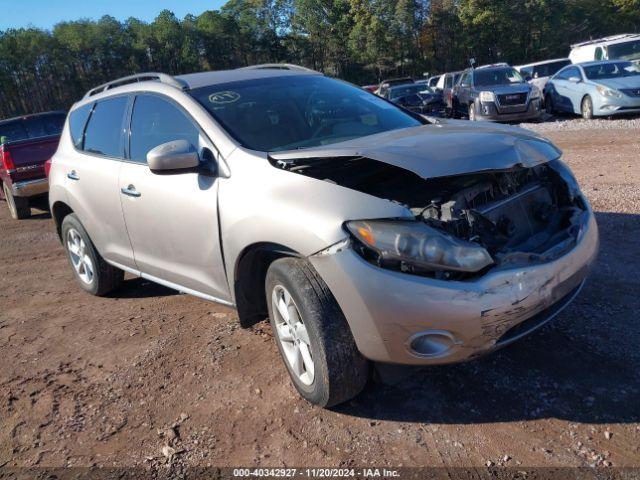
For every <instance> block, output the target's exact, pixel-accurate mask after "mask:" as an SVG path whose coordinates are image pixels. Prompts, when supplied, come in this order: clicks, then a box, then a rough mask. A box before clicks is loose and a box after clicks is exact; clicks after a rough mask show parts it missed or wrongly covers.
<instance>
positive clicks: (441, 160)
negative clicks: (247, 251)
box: [269, 120, 562, 179]
mask: <svg viewBox="0 0 640 480" xmlns="http://www.w3.org/2000/svg"><path fill="white" fill-rule="evenodd" d="M561 154H562V152H561V151H560V150H559V149H558V148H557V147H555V146H554V145H553V144H552V143H551V142H549V141H548V140H545V139H543V138H542V137H539V136H537V135H536V134H534V133H533V132H530V131H528V130H524V129H521V128H516V127H509V126H505V125H497V124H489V123H487V124H483V123H470V122H465V121H455V120H438V121H437V123H435V124H432V125H424V126H419V127H412V128H405V129H401V130H393V131H390V132H384V133H380V134H377V135H370V136H367V137H362V138H358V139H355V140H349V141H346V142H340V143H336V144H331V145H327V146H322V147H313V148H307V149H304V150H294V151H287V152H277V153H273V154H270V155H269V156H270V157H271V158H272V159H274V160H282V161H286V160H296V159H313V158H327V157H356V156H357V157H367V158H371V159H373V160H377V161H380V162H384V163H388V164H390V165H395V166H397V167H401V168H404V169H406V170H409V171H411V172H413V173H415V174H416V175H419V176H420V177H422V178H425V179H427V178H435V177H444V176H449V175H460V174H464V173H473V172H479V171H483V170H502V169H510V168H512V167H515V166H523V167H533V166H535V165H539V164H541V163H545V162H548V161H551V160H555V159H557V158H558V157H560V155H561Z"/></svg>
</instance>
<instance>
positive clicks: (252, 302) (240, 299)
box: [231, 242, 303, 328]
mask: <svg viewBox="0 0 640 480" xmlns="http://www.w3.org/2000/svg"><path fill="white" fill-rule="evenodd" d="M284 257H297V258H302V257H303V255H301V254H300V253H299V252H297V251H296V250H294V249H292V248H290V247H287V246H286V245H281V244H279V243H271V242H259V243H254V244H251V245H248V246H246V247H245V248H244V249H243V250H242V252H241V253H240V255H238V258H237V260H236V262H235V268H234V271H233V275H232V277H231V278H233V293H234V298H235V304H236V308H237V310H238V317H239V319H240V325H241V326H242V327H244V328H247V327H250V326H251V325H254V324H255V323H257V322H259V321H261V320H263V319H264V318H265V317H266V316H267V315H268V309H267V299H266V294H265V280H266V277H267V270H268V269H269V266H270V265H271V264H272V263H273V262H274V261H275V260H278V259H280V258H284Z"/></svg>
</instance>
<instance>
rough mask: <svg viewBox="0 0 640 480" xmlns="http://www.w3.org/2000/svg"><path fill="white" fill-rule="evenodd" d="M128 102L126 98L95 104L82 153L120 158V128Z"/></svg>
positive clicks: (111, 99)
mask: <svg viewBox="0 0 640 480" xmlns="http://www.w3.org/2000/svg"><path fill="white" fill-rule="evenodd" d="M128 100H129V99H128V97H116V98H109V99H107V100H102V101H100V102H98V103H97V104H96V106H95V108H94V109H93V113H92V114H91V118H90V119H89V124H88V125H87V130H86V133H85V138H84V148H83V150H84V151H86V152H89V153H97V154H99V155H106V156H108V157H116V158H121V157H122V146H123V144H122V131H123V129H122V127H123V118H124V114H125V111H126V109H127V102H128Z"/></svg>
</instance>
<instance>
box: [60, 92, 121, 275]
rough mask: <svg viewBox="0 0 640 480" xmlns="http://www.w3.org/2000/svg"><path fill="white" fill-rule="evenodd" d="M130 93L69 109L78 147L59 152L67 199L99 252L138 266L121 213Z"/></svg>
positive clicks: (72, 133) (73, 138)
mask: <svg viewBox="0 0 640 480" xmlns="http://www.w3.org/2000/svg"><path fill="white" fill-rule="evenodd" d="M128 106H129V97H128V96H126V95H125V96H118V97H111V98H107V99H105V100H100V101H98V102H97V103H92V104H87V105H85V106H82V107H80V108H78V109H76V110H74V111H73V112H71V113H70V115H69V130H70V133H71V137H72V142H73V145H74V150H73V151H72V152H70V153H65V154H64V155H57V156H56V164H58V163H59V164H60V166H61V167H62V168H63V169H64V174H65V175H66V177H65V189H66V192H67V199H68V202H69V204H70V206H71V208H72V209H73V211H74V212H75V213H76V215H78V217H79V218H80V221H81V222H82V225H83V226H84V228H85V229H86V230H87V232H88V233H89V236H90V237H91V240H92V241H93V243H94V244H95V246H96V248H97V249H98V251H99V252H100V254H101V255H102V256H103V257H104V258H105V259H107V260H110V261H112V262H116V263H118V264H120V265H123V266H126V267H129V268H134V262H133V250H132V249H131V244H130V243H129V236H128V235H127V231H126V228H125V224H124V218H123V216H122V205H121V203H120V192H119V190H118V174H119V172H120V166H121V165H122V157H123V154H124V135H123V133H124V130H123V129H124V125H125V124H124V121H125V118H126V111H127V109H128Z"/></svg>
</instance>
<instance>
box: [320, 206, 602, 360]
mask: <svg viewBox="0 0 640 480" xmlns="http://www.w3.org/2000/svg"><path fill="white" fill-rule="evenodd" d="M583 218H584V220H583V221H584V223H583V225H582V226H581V232H580V234H579V235H578V239H577V241H576V244H575V246H574V247H573V248H572V249H571V250H570V251H568V252H566V253H565V254H563V255H562V256H560V257H558V258H556V259H555V260H552V261H549V262H546V263H539V264H535V265H529V266H519V267H496V268H494V269H493V270H491V271H489V272H488V273H487V274H485V275H484V276H482V277H480V278H478V279H475V280H469V281H447V280H437V279H432V278H425V277H420V276H416V275H411V274H406V273H401V272H397V271H392V270H386V269H382V268H379V267H376V266H374V265H372V264H371V263H368V262H367V261H365V260H364V259H363V258H362V257H361V256H360V255H358V254H357V253H356V252H355V251H353V250H352V249H351V248H349V247H348V246H343V248H335V249H330V250H326V251H324V252H320V253H319V254H316V255H313V256H311V257H309V260H310V262H311V263H312V264H313V266H314V267H315V268H316V270H317V271H318V273H319V274H320V275H321V276H322V278H323V279H324V281H325V282H326V283H327V285H328V286H329V288H330V289H331V291H332V293H333V295H334V296H335V298H336V300H337V301H338V303H339V305H340V307H341V308H342V311H343V312H344V314H345V317H346V318H347V321H348V323H349V326H350V327H351V331H352V333H353V336H354V338H355V341H356V344H357V346H358V348H359V350H360V352H361V353H362V354H363V355H364V356H365V357H367V358H369V359H371V360H374V361H379V362H388V363H398V364H412V365H428V364H442V363H454V362H461V361H465V360H469V359H472V358H474V357H477V356H479V355H482V354H485V353H489V352H491V351H493V350H495V349H497V348H500V347H502V346H504V345H507V344H508V343H511V342H513V341H515V340H517V339H519V338H521V337H522V336H524V335H526V334H528V333H530V332H532V331H533V330H535V329H536V328H538V327H540V326H541V325H543V324H544V323H546V322H547V321H548V320H550V319H551V318H553V317H554V316H555V315H556V314H557V313H558V312H559V311H560V310H561V309H562V308H564V306H566V305H567V304H568V303H569V302H570V301H571V300H572V299H573V297H574V296H575V295H576V294H577V293H578V291H579V289H580V288H581V286H582V285H583V283H584V281H585V279H586V277H587V274H588V271H589V269H590V267H591V265H592V264H593V262H594V260H595V258H596V255H597V251H598V242H599V241H598V228H597V225H596V221H595V217H594V215H593V212H592V211H591V210H590V209H589V211H588V215H585V216H584V217H583Z"/></svg>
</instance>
